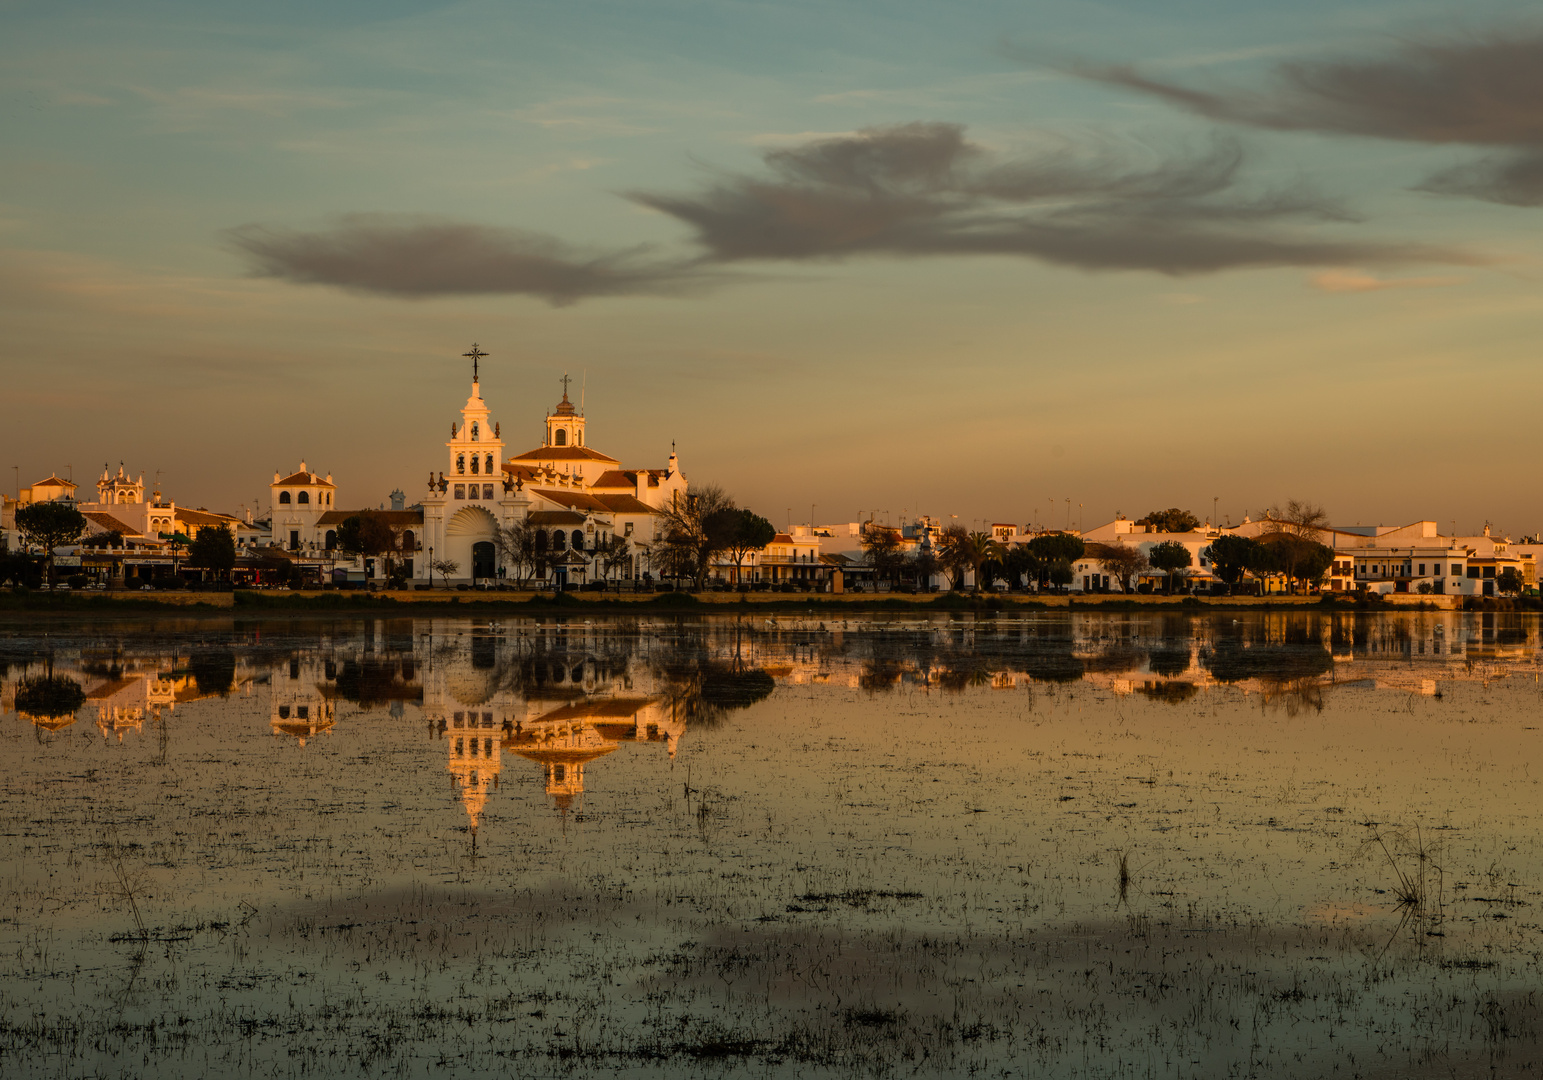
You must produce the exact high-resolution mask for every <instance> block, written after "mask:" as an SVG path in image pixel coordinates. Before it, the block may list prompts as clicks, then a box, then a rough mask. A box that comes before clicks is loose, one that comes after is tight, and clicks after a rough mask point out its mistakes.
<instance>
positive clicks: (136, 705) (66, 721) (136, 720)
mask: <svg viewBox="0 0 1543 1080" xmlns="http://www.w3.org/2000/svg"><path fill="white" fill-rule="evenodd" d="M230 662H231V665H232V666H231V667H230V668H228V669H226V671H225V672H224V676H225V679H228V682H222V685H221V686H218V687H210V686H207V685H202V686H201V685H200V684H199V681H198V673H197V671H195V670H193V669H192V668H190V667H189V661H188V658H187V657H179V656H177V655H175V654H173V655H169V656H167V655H132V654H130V655H121V654H120V655H112V656H110V657H107V658H105V659H98V658H96V657H93V656H91V655H90V654H89V653H88V654H86V655H81V654H79V653H77V654H74V655H72V656H69V657H56V658H55V661H54V663H53V665H52V669H51V670H52V673H53V674H54V675H55V676H57V677H60V678H65V679H69V680H71V681H73V682H75V683H77V684H78V685H79V686H80V687H81V691H82V694H83V699H82V708H90V709H92V710H94V712H95V714H96V727H97V730H99V731H100V732H101V733H102V735H103V736H104V737H106V738H116V739H117V740H118V741H119V742H122V741H123V736H124V734H125V733H126V732H129V731H134V732H141V731H143V730H144V725H145V721H146V720H149V721H151V722H153V723H159V722H160V721H162V720H164V719H165V718H166V716H167V714H169V713H170V712H171V711H172V710H174V709H175V708H176V707H177V706H178V705H184V704H187V703H188V702H192V701H202V700H204V699H206V698H211V697H218V696H220V695H221V694H222V693H224V694H229V693H231V692H232V691H235V690H245V691H249V690H250V687H251V682H252V675H251V671H250V669H249V668H248V666H247V665H246V664H245V663H243V662H241V661H238V660H236V659H235V658H234V657H233V656H232V657H230ZM45 670H48V667H47V665H46V664H45V663H44V662H39V663H38V664H36V665H33V666H32V667H30V668H28V669H24V670H23V671H22V673H21V675H20V677H19V678H18V679H16V680H15V681H13V682H11V683H10V684H8V685H7V686H6V690H5V693H4V696H0V711H9V710H14V709H15V708H16V690H17V688H18V687H19V685H20V682H21V679H24V678H27V677H28V676H29V675H37V674H41V673H43V672H44V671H45ZM18 715H20V716H22V718H23V719H25V720H27V721H29V722H30V723H33V724H35V725H36V726H38V727H41V728H45V729H47V730H49V731H58V730H59V729H61V728H65V727H68V726H69V725H71V724H73V723H74V722H75V720H76V719H77V717H78V715H79V710H77V711H76V713H74V714H69V715H64V716H53V717H37V716H31V715H29V714H27V713H18Z"/></svg>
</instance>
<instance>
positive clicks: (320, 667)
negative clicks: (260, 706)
mask: <svg viewBox="0 0 1543 1080" xmlns="http://www.w3.org/2000/svg"><path fill="white" fill-rule="evenodd" d="M335 677H336V671H335V669H334V664H333V662H332V661H330V660H321V659H317V658H315V657H301V656H293V657H290V660H289V663H288V664H287V665H280V666H278V667H275V668H274V669H273V674H272V676H271V678H272V690H271V692H270V694H269V695H268V697H269V702H268V710H269V716H268V720H269V725H270V726H271V727H272V728H273V733H274V734H275V735H288V736H291V737H292V738H295V739H298V740H299V742H300V745H301V746H304V745H305V743H306V740H307V739H314V738H315V737H316V736H318V735H320V734H322V733H324V732H330V731H331V730H332V725H333V724H334V723H335V722H336V720H337V712H336V707H335V705H334V703H333V699H334V696H335V695H334V692H333V690H332V688H331V687H330V686H329V685H328V684H329V683H330V682H331V681H332V680H333V679H334V678H335Z"/></svg>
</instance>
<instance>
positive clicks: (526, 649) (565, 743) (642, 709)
mask: <svg viewBox="0 0 1543 1080" xmlns="http://www.w3.org/2000/svg"><path fill="white" fill-rule="evenodd" d="M453 625H454V624H453V623H442V622H439V621H437V620H436V624H435V626H436V630H435V634H434V635H433V636H434V637H435V638H439V637H440V636H441V635H442V634H443V635H444V639H445V640H446V642H447V643H450V642H453V643H454V645H453V647H452V648H451V649H449V650H448V651H438V650H437V651H436V653H435V655H434V658H432V659H430V660H429V661H428V662H427V663H425V664H424V665H423V666H422V667H421V668H420V674H421V676H422V679H423V713H424V717H425V719H426V720H427V721H428V724H429V728H430V731H431V732H432V733H433V735H434V737H436V738H442V739H444V740H445V754H446V768H447V770H448V772H449V773H450V777H451V784H452V787H453V788H454V790H455V792H456V794H457V796H458V797H459V798H460V799H461V801H462V803H463V804H464V805H465V807H466V814H467V818H468V820H469V823H470V826H471V829H472V831H473V833H475V832H476V830H477V827H478V825H479V824H480V822H481V816H482V811H483V809H484V807H485V806H486V804H487V800H488V798H489V797H490V796H491V795H492V794H493V792H495V791H496V790H497V789H498V783H499V778H500V774H501V772H502V769H503V764H504V758H505V755H506V754H511V753H512V754H515V755H517V756H519V757H521V758H524V759H525V760H527V761H531V762H534V763H536V764H538V765H540V766H541V775H542V783H543V787H544V790H545V791H546V794H547V795H548V796H550V797H551V799H552V801H553V804H554V805H555V806H556V807H557V808H558V809H559V810H566V809H568V808H569V807H571V806H572V805H573V804H574V802H575V800H576V798H577V797H578V796H579V795H581V794H582V793H583V790H584V782H585V772H584V770H585V766H586V765H588V764H589V763H590V762H592V761H594V760H596V759H597V758H601V757H604V756H605V755H607V754H610V753H612V752H614V751H615V750H616V749H617V748H618V747H619V746H621V745H622V744H624V743H654V744H657V745H660V746H663V747H664V748H665V749H666V751H667V752H668V754H669V756H670V757H672V758H673V757H674V756H675V751H676V748H677V746H678V745H679V742H680V737H681V736H682V735H683V734H684V733H685V729H686V722H685V719H684V717H683V716H679V717H678V716H677V715H676V713H675V712H674V711H673V710H672V708H671V706H670V704H669V695H668V694H666V693H664V692H662V688H653V689H651V688H652V687H653V685H654V684H653V680H654V676H653V674H652V673H651V672H650V671H649V670H648V668H647V666H646V665H645V664H644V663H643V662H642V661H641V660H639V659H637V658H636V657H626V658H606V657H604V656H597V655H595V654H594V653H593V652H591V651H590V650H589V649H588V648H587V647H586V646H587V644H588V643H587V642H586V641H585V640H584V638H583V637H582V636H581V635H572V636H567V635H564V636H563V637H561V638H559V639H557V640H554V641H552V642H551V643H550V648H544V649H542V650H541V651H540V652H538V653H536V654H535V656H532V655H531V653H530V646H531V644H532V642H531V641H530V639H528V638H523V637H514V636H507V635H504V634H498V633H479V632H477V631H475V630H474V631H473V632H472V633H471V635H469V637H467V638H459V639H458V638H457V635H456V634H455V632H454V631H453V630H452V629H450V628H451V626H453ZM543 644H544V645H545V644H547V643H545V642H544V643H543ZM514 672H519V673H520V674H521V678H520V679H519V680H515V679H513V678H511V673H514Z"/></svg>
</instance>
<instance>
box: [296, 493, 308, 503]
mask: <svg viewBox="0 0 1543 1080" xmlns="http://www.w3.org/2000/svg"><path fill="white" fill-rule="evenodd" d="M296 501H298V502H299V503H300V505H301V506H309V505H310V502H311V493H310V492H309V491H302V492H301V493H300V498H299V499H298V500H296Z"/></svg>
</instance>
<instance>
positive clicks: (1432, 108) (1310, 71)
mask: <svg viewBox="0 0 1543 1080" xmlns="http://www.w3.org/2000/svg"><path fill="white" fill-rule="evenodd" d="M1070 70H1072V71H1073V72H1075V73H1076V74H1078V75H1081V76H1083V77H1085V78H1089V79H1094V80H1097V81H1100V82H1105V83H1110V84H1113V85H1117V86H1123V87H1127V88H1129V89H1133V90H1139V91H1141V92H1143V93H1146V94H1151V95H1154V96H1156V97H1159V98H1161V99H1163V100H1165V101H1167V102H1170V103H1171V104H1174V105H1177V106H1179V107H1181V108H1184V109H1188V110H1190V111H1191V112H1195V113H1198V114H1200V115H1201V116H1205V117H1208V118H1210V119H1212V120H1221V121H1226V122H1230V123H1236V124H1246V125H1249V126H1252V127H1260V128H1269V129H1273V130H1277V131H1314V132H1322V133H1328V134H1339V135H1355V136H1365V137H1372V138H1380V139H1394V140H1399V141H1404V142H1415V143H1425V144H1430V145H1447V144H1458V145H1467V146H1484V147H1490V148H1493V149H1494V150H1495V151H1496V152H1495V153H1493V154H1491V155H1489V156H1487V157H1485V158H1482V159H1480V160H1477V161H1474V162H1469V163H1465V164H1461V165H1457V166H1454V167H1451V168H1448V169H1445V170H1443V171H1441V172H1438V173H1436V174H1435V175H1433V176H1431V177H1429V178H1428V179H1426V180H1425V181H1424V182H1422V183H1421V184H1419V185H1417V190H1420V191H1429V192H1434V193H1437V194H1443V195H1465V196H1469V197H1472V198H1477V199H1484V200H1487V201H1489V202H1497V203H1504V204H1506V205H1509V206H1540V205H1543V34H1540V33H1537V32H1529V33H1521V34H1514V35H1509V36H1502V35H1498V34H1497V35H1493V36H1489V37H1478V38H1470V39H1466V40H1448V41H1440V42H1411V43H1408V44H1405V45H1403V46H1402V47H1401V48H1399V49H1397V50H1395V51H1393V52H1391V53H1388V54H1384V55H1381V56H1374V57H1362V58H1355V59H1346V60H1332V61H1316V62H1301V61H1298V62H1292V63H1283V64H1280V65H1278V66H1277V68H1276V70H1275V79H1274V82H1273V85H1271V86H1269V87H1268V88H1266V89H1262V90H1246V89H1239V88H1237V87H1231V88H1227V89H1221V90H1217V89H1202V88H1198V87H1195V86H1190V85H1185V84H1182V83H1177V82H1173V81H1169V80H1165V79H1159V78H1154V77H1151V76H1148V75H1143V74H1141V73H1139V72H1138V71H1136V69H1135V68H1132V67H1129V66H1102V67H1101V66H1097V65H1089V64H1074V65H1071V66H1070Z"/></svg>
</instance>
